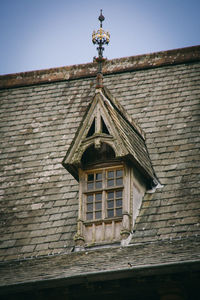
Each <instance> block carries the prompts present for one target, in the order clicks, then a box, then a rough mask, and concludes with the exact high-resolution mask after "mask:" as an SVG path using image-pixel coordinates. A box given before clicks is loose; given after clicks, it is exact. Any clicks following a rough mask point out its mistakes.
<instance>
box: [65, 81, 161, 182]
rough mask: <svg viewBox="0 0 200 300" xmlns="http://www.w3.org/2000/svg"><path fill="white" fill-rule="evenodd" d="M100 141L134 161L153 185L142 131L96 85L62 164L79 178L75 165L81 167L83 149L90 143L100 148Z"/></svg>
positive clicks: (121, 108)
mask: <svg viewBox="0 0 200 300" xmlns="http://www.w3.org/2000/svg"><path fill="white" fill-rule="evenodd" d="M102 143H105V144H108V145H109V146H110V147H112V148H113V150H114V152H115V158H116V159H118V160H123V161H127V162H129V163H131V164H133V165H134V166H135V167H136V168H137V169H138V170H139V171H140V173H141V174H142V175H143V177H144V180H145V182H146V183H148V187H149V188H152V186H155V185H156V183H157V180H156V176H155V174H154V170H153V167H152V164H151V161H150V158H149V155H148V151H147V147H146V144H145V136H144V133H143V131H142V130H141V129H140V127H139V126H138V125H137V124H136V123H135V122H134V121H133V120H132V118H131V117H129V116H128V114H127V113H126V111H125V110H124V108H123V107H122V106H121V105H120V104H119V102H118V101H117V99H116V98H114V97H113V96H112V95H111V93H110V92H109V91H108V89H106V88H105V87H104V88H100V89H96V93H95V95H94V97H93V99H92V101H91V103H90V104H89V106H88V109H87V111H86V113H85V115H84V117H83V119H82V122H81V124H80V126H79V128H78V130H77V133H76V135H75V138H74V140H73V141H72V144H71V146H70V148H69V150H68V152H67V154H66V156H65V158H64V160H63V166H64V167H65V168H66V169H67V170H68V171H69V172H70V173H71V174H72V175H73V176H74V177H75V179H77V180H79V178H78V168H79V167H82V162H81V159H82V156H83V154H84V152H85V151H86V149H87V148H88V147H90V146H91V145H94V146H95V148H99V147H100V145H101V144H102Z"/></svg>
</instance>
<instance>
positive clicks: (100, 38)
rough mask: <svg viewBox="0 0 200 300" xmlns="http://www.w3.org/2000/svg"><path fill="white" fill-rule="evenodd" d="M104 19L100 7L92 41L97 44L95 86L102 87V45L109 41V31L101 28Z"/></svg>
mask: <svg viewBox="0 0 200 300" xmlns="http://www.w3.org/2000/svg"><path fill="white" fill-rule="evenodd" d="M104 20H105V18H104V16H103V15H102V9H101V11H100V16H99V21H100V28H99V30H97V32H96V31H95V30H94V31H93V34H92V42H93V44H94V45H96V44H97V45H98V47H97V51H98V55H99V56H98V57H97V58H96V57H95V58H94V60H95V61H96V62H97V63H98V74H97V86H96V87H97V88H99V87H103V75H102V63H103V62H104V61H105V58H103V51H104V47H103V46H104V45H108V44H109V41H110V33H109V32H108V31H105V30H103V28H102V22H103V21H104Z"/></svg>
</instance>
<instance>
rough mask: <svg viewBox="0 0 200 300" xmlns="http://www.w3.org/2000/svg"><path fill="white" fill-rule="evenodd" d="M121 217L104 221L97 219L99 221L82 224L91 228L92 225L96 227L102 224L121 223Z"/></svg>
mask: <svg viewBox="0 0 200 300" xmlns="http://www.w3.org/2000/svg"><path fill="white" fill-rule="evenodd" d="M122 218H123V216H120V217H113V218H105V219H99V220H92V221H84V222H83V224H84V225H86V226H91V225H92V224H95V225H98V224H102V223H112V221H114V222H119V221H122Z"/></svg>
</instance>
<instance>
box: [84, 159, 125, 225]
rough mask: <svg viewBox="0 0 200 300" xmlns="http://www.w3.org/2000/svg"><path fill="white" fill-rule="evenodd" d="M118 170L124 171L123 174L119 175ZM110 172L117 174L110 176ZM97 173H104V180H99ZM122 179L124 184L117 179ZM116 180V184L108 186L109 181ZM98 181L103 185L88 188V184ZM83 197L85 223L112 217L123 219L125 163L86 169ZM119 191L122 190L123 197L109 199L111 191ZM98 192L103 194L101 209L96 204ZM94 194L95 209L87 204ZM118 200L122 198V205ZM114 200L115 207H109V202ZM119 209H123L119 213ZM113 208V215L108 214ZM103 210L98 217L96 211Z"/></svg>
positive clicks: (94, 183)
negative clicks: (89, 177) (92, 178)
mask: <svg viewBox="0 0 200 300" xmlns="http://www.w3.org/2000/svg"><path fill="white" fill-rule="evenodd" d="M117 171H122V175H121V176H117ZM109 172H113V173H114V174H115V176H114V177H110V178H109V177H108V173H109ZM93 174H94V180H93V181H91V180H88V175H93ZM96 174H102V180H98V179H96V178H95V175H96ZM119 179H122V184H118V185H117V180H119ZM111 180H113V181H115V184H114V185H112V186H108V182H109V181H111ZM98 182H102V186H101V187H99V188H98V187H97V188H96V187H94V188H93V189H92V188H91V189H88V185H89V184H90V183H91V184H92V183H93V185H94V186H95V185H96V183H98ZM82 186H83V187H82V191H83V192H82V193H83V195H82V197H83V219H84V223H94V222H99V221H101V220H105V221H106V220H108V221H109V220H112V219H122V213H123V212H122V210H123V195H124V165H122V164H120V165H115V166H112V167H110V166H107V167H102V168H92V169H89V170H86V171H85V172H84V175H83V180H82ZM117 191H122V197H121V198H119V197H118V198H116V197H115V198H110V200H109V199H108V193H109V192H114V194H115V193H116V192H117ZM97 194H101V195H102V207H101V210H100V209H99V208H98V209H96V208H95V204H96V203H97V201H95V200H96V196H94V195H97ZM90 195H93V210H92V211H91V210H88V209H87V205H88V204H90V203H91V202H90V203H89V202H87V199H88V196H90ZM117 200H121V202H122V204H121V206H119V205H117V204H116V203H117ZM109 201H110V202H111V201H113V204H114V206H113V209H112V208H111V207H110V208H109V207H108V202H109ZM118 209H121V214H120V215H117V211H118ZM112 210H113V216H110V217H109V216H108V214H109V213H108V211H110V212H111V211H112ZM98 211H101V217H100V218H96V216H95V213H96V212H98ZM91 214H93V218H92V219H89V218H87V216H89V215H91Z"/></svg>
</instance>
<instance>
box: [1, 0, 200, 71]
mask: <svg viewBox="0 0 200 300" xmlns="http://www.w3.org/2000/svg"><path fill="white" fill-rule="evenodd" d="M100 9H103V15H104V17H105V21H104V22H103V28H104V29H105V30H106V31H107V30H108V31H109V32H110V36H111V37H110V43H109V45H108V46H105V51H104V57H106V58H108V59H113V58H120V57H126V56H133V55H139V54H144V53H151V52H158V51H164V50H169V49H176V48H183V47H188V46H194V45H200V15H199V13H200V0H82V1H81V0H71V1H70V0H0V74H1V75H2V74H9V73H18V72H26V71H32V70H40V69H48V68H55V67H61V66H67V65H74V64H82V63H88V62H92V61H93V57H94V56H97V51H96V46H95V45H93V44H92V40H91V37H92V32H93V30H97V29H98V28H99V21H98V17H99V14H100Z"/></svg>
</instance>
